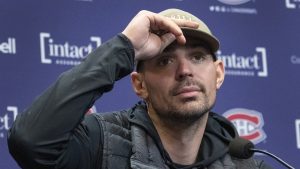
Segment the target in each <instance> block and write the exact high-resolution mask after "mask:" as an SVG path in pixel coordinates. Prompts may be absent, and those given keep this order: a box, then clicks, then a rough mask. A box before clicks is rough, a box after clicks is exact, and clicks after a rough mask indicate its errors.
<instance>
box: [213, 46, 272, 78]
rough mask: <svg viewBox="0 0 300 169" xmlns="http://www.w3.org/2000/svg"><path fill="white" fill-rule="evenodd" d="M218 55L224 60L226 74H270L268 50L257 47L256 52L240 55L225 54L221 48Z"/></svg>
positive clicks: (265, 75)
mask: <svg viewBox="0 0 300 169" xmlns="http://www.w3.org/2000/svg"><path fill="white" fill-rule="evenodd" d="M217 56H218V58H219V59H220V60H222V61H223V63H224V65H225V68H226V71H225V72H226V74H227V75H234V76H258V77H267V76H268V64H267V50H266V48H264V47H256V48H255V53H254V54H249V55H240V54H236V53H234V52H233V53H231V54H223V53H222V52H221V51H220V50H219V51H218V52H217Z"/></svg>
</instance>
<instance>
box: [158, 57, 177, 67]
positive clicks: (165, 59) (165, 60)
mask: <svg viewBox="0 0 300 169" xmlns="http://www.w3.org/2000/svg"><path fill="white" fill-rule="evenodd" d="M172 62H173V59H172V58H171V57H162V58H160V59H159V60H158V65H159V66H165V65H168V64H170V63H172Z"/></svg>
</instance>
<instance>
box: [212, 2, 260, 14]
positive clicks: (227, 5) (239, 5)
mask: <svg viewBox="0 0 300 169" xmlns="http://www.w3.org/2000/svg"><path fill="white" fill-rule="evenodd" d="M215 1H216V0H215ZM254 5H255V0H217V1H216V3H213V1H211V5H209V10H210V11H211V12H217V13H237V14H257V9H256V8H255V7H254Z"/></svg>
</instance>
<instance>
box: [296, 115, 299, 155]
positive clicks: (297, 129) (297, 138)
mask: <svg viewBox="0 0 300 169" xmlns="http://www.w3.org/2000/svg"><path fill="white" fill-rule="evenodd" d="M295 125H296V141H297V148H298V149H300V119H297V120H296V121H295Z"/></svg>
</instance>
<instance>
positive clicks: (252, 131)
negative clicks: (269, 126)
mask: <svg viewBox="0 0 300 169" xmlns="http://www.w3.org/2000/svg"><path fill="white" fill-rule="evenodd" d="M223 116H225V117H226V118H227V119H228V120H229V121H231V122H232V123H233V124H234V126H235V127H236V129H237V131H238V133H239V135H240V136H241V137H243V138H245V139H247V140H250V141H252V142H253V143H254V144H258V143H260V142H261V141H263V140H265V139H266V137H267V136H266V134H265V132H264V130H263V126H264V120H263V116H262V114H261V113H260V112H258V111H255V110H248V109H242V108H236V109H231V110H228V111H226V112H225V113H224V114H223Z"/></svg>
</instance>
